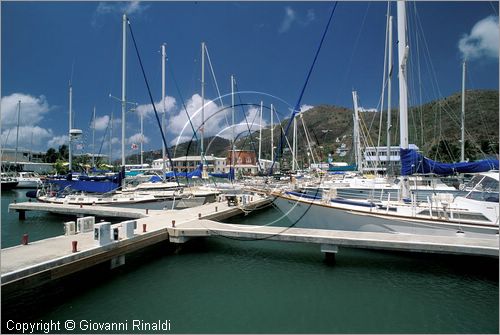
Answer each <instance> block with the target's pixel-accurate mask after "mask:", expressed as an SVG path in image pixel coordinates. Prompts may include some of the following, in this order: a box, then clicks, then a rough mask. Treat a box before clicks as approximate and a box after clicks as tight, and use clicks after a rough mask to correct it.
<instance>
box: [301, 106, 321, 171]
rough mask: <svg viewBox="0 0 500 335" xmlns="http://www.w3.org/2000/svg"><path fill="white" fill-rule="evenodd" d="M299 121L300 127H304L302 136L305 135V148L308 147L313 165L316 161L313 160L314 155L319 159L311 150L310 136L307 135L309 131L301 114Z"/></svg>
mask: <svg viewBox="0 0 500 335" xmlns="http://www.w3.org/2000/svg"><path fill="white" fill-rule="evenodd" d="M300 120H301V121H302V126H303V127H304V134H305V135H306V140H307V146H308V147H309V151H310V152H311V157H312V160H313V163H314V164H316V160H315V159H314V154H316V155H317V156H318V159H319V155H318V154H317V153H316V152H315V151H314V150H313V148H312V146H311V135H310V134H309V130H308V129H307V127H306V122H305V120H304V116H303V114H301V116H300Z"/></svg>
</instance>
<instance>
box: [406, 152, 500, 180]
mask: <svg viewBox="0 0 500 335" xmlns="http://www.w3.org/2000/svg"><path fill="white" fill-rule="evenodd" d="M400 155H401V175H403V176H409V175H412V174H415V173H423V174H431V173H433V174H437V175H441V176H449V175H453V174H456V173H478V172H486V171H490V170H498V159H483V160H479V161H475V162H460V163H441V162H436V161H433V160H432V159H429V158H426V157H424V156H423V155H422V154H420V153H418V152H417V151H416V150H414V149H400Z"/></svg>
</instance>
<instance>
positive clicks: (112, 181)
mask: <svg viewBox="0 0 500 335" xmlns="http://www.w3.org/2000/svg"><path fill="white" fill-rule="evenodd" d="M124 176H125V170H124V169H122V170H121V171H120V172H118V173H116V174H115V175H113V176H86V175H82V176H79V177H78V179H73V176H72V174H71V173H68V175H66V176H65V177H63V176H54V177H51V178H47V179H46V182H47V183H50V184H55V185H57V186H58V188H59V189H60V190H63V189H65V188H66V187H68V188H71V189H72V190H74V191H83V192H89V193H107V192H111V191H114V190H116V189H118V188H119V187H120V186H121V184H122V181H123V179H124Z"/></svg>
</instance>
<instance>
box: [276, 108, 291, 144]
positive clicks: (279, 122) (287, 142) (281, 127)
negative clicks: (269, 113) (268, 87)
mask: <svg viewBox="0 0 500 335" xmlns="http://www.w3.org/2000/svg"><path fill="white" fill-rule="evenodd" d="M274 115H276V118H277V119H278V124H279V128H280V130H281V132H283V131H284V130H285V129H283V125H282V123H281V119H280V116H279V114H278V112H277V111H276V110H275V111H274ZM285 140H286V144H288V149H289V150H290V151H292V146H291V144H290V141H289V140H288V137H286V136H285Z"/></svg>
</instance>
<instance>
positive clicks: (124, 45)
mask: <svg viewBox="0 0 500 335" xmlns="http://www.w3.org/2000/svg"><path fill="white" fill-rule="evenodd" d="M122 29H123V31H122V101H121V102H122V166H125V110H126V106H125V104H126V96H125V88H126V86H125V80H126V62H127V58H126V51H127V34H126V32H127V15H126V14H123V19H122Z"/></svg>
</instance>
